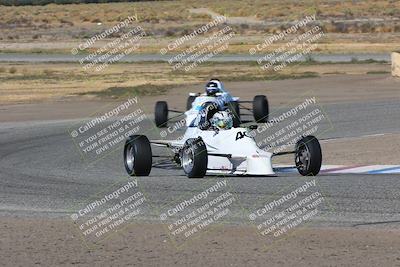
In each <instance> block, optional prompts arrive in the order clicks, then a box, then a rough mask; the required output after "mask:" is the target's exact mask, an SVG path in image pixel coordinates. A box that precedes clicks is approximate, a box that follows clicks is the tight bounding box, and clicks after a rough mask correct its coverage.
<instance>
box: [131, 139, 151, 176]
mask: <svg viewBox="0 0 400 267" xmlns="http://www.w3.org/2000/svg"><path fill="white" fill-rule="evenodd" d="M124 164H125V169H126V171H127V173H128V174H129V175H130V176H148V175H149V174H150V171H151V166H152V164H153V157H152V153H151V145H150V141H149V139H148V138H147V137H146V136H144V135H132V136H129V138H128V139H127V140H126V142H125V147H124Z"/></svg>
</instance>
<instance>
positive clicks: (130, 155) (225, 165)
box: [124, 112, 322, 178]
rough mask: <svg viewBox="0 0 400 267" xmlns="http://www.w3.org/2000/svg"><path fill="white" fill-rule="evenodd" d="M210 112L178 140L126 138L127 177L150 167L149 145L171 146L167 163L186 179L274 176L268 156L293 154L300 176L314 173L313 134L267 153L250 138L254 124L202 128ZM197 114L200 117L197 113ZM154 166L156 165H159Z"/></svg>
mask: <svg viewBox="0 0 400 267" xmlns="http://www.w3.org/2000/svg"><path fill="white" fill-rule="evenodd" d="M210 113H212V112H207V115H206V116H205V118H204V120H205V123H204V122H202V123H200V120H199V121H197V122H196V125H195V126H191V127H188V128H187V130H186V132H185V134H184V136H183V138H181V139H179V140H170V141H168V140H152V141H150V140H149V139H148V138H147V137H146V136H144V135H133V136H131V137H129V138H128V140H127V141H126V143H125V147H124V162H125V169H126V171H127V172H128V174H129V175H131V176H147V175H149V174H150V171H151V168H152V167H153V157H163V156H154V155H152V148H151V145H154V146H162V147H166V148H169V149H171V150H170V151H172V153H171V155H170V156H169V159H168V160H169V162H171V163H174V164H175V166H178V167H181V168H183V170H184V172H185V174H186V175H187V176H188V177H189V178H201V177H204V176H205V175H218V174H223V175H251V176H255V175H262V176H267V175H274V174H275V172H274V168H273V166H272V157H274V156H279V155H286V154H294V155H295V166H296V168H297V169H298V171H299V173H300V174H301V175H317V174H318V173H319V171H320V168H321V162H322V154H321V147H320V144H319V142H318V140H317V139H316V138H315V137H313V136H306V137H303V138H302V139H300V140H299V141H298V142H297V144H296V145H295V148H294V149H293V150H292V151H286V152H279V153H270V152H267V151H264V150H262V149H261V148H259V147H258V146H257V144H256V141H255V139H254V138H253V137H252V136H253V135H252V131H253V130H254V129H256V127H257V126H256V125H253V126H250V127H247V128H244V127H233V128H230V129H227V130H216V129H214V128H207V127H203V126H204V125H207V123H208V122H209V120H210V118H211V115H210ZM199 117H201V116H199ZM154 167H160V166H159V165H158V166H157V165H156V166H154Z"/></svg>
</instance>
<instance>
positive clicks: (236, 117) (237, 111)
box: [228, 101, 240, 128]
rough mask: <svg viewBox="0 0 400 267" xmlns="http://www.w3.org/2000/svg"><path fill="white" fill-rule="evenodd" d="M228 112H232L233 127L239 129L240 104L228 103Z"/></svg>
mask: <svg viewBox="0 0 400 267" xmlns="http://www.w3.org/2000/svg"><path fill="white" fill-rule="evenodd" d="M228 110H229V111H230V112H231V114H232V117H233V127H235V128H237V127H239V126H240V108H239V103H238V102H236V101H232V102H229V103H228Z"/></svg>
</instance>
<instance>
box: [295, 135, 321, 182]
mask: <svg viewBox="0 0 400 267" xmlns="http://www.w3.org/2000/svg"><path fill="white" fill-rule="evenodd" d="M295 163H296V168H297V170H298V171H299V173H300V174H301V175H303V176H309V175H313V176H315V175H317V174H318V173H319V171H320V169H321V164H322V152H321V146H320V144H319V142H318V139H317V138H316V137H314V136H311V135H309V136H306V137H303V138H302V139H301V140H299V141H298V142H297V144H296V154H295Z"/></svg>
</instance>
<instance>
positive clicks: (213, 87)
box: [154, 79, 269, 127]
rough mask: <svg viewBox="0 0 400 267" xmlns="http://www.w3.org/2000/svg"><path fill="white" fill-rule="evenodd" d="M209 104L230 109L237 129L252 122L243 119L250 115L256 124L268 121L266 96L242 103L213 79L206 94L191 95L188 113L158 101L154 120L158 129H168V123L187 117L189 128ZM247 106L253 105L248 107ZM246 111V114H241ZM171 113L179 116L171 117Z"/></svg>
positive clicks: (207, 87)
mask: <svg viewBox="0 0 400 267" xmlns="http://www.w3.org/2000/svg"><path fill="white" fill-rule="evenodd" d="M209 103H215V104H216V105H217V106H218V107H219V109H220V110H226V109H229V110H230V111H231V113H232V114H233V122H234V126H235V127H239V126H240V124H241V123H246V122H251V121H252V120H248V119H247V120H246V119H244V118H242V117H244V116H246V115H250V116H253V117H254V121H255V122H259V123H263V122H267V121H268V115H269V106H268V100H267V97H266V96H265V95H256V96H255V97H254V98H253V100H252V101H242V100H239V97H234V96H232V95H231V94H230V93H229V92H228V91H227V90H226V89H225V88H224V85H223V83H222V82H221V81H219V80H218V79H211V80H210V81H209V82H208V83H207V85H206V92H205V93H202V94H201V93H190V94H189V97H188V99H187V103H186V111H185V112H182V111H178V110H172V109H168V103H167V102H166V101H158V102H157V103H156V105H155V110H154V120H155V124H156V126H157V127H167V124H168V121H169V120H171V119H174V118H177V117H181V116H182V115H185V119H186V126H187V127H189V126H190V125H191V124H192V123H193V121H194V120H195V119H196V117H197V115H198V114H199V112H200V111H201V110H203V109H204V107H205V106H206V105H208V104H209ZM246 104H252V107H247V106H246ZM241 111H245V113H243V112H241ZM169 112H173V113H175V114H178V115H176V116H173V117H171V118H170V117H169Z"/></svg>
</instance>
